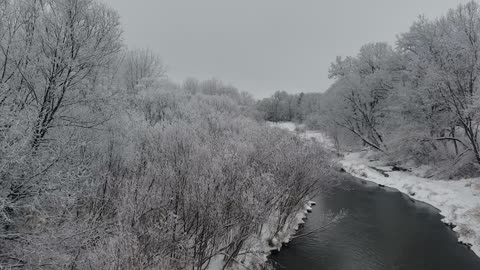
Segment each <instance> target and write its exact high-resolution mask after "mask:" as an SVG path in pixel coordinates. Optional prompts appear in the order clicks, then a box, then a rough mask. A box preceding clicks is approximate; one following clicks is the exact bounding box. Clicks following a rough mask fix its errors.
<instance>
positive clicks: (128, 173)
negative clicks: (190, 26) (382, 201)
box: [0, 0, 329, 269]
mask: <svg viewBox="0 0 480 270" xmlns="http://www.w3.org/2000/svg"><path fill="white" fill-rule="evenodd" d="M0 15H1V16H0V268H2V269H3V268H5V269H187V268H190V269H206V268H207V267H208V266H209V264H210V261H211V259H212V258H213V257H215V256H223V257H224V265H225V268H228V267H230V266H233V265H235V264H238V263H242V262H241V259H242V258H243V259H245V257H241V255H242V254H245V253H255V252H258V251H249V250H248V246H247V243H248V241H249V239H250V238H251V237H255V236H256V235H258V234H259V233H261V232H262V228H263V227H264V226H265V224H266V222H267V221H271V220H274V221H275V222H276V224H274V225H276V226H274V228H276V229H274V230H273V231H272V232H271V237H272V238H273V237H275V236H276V234H277V233H279V232H280V231H281V230H282V227H283V226H284V225H285V223H286V222H287V221H288V220H289V219H290V218H291V217H292V215H295V214H296V213H297V211H298V210H299V209H300V208H301V207H303V205H304V202H305V201H304V200H305V198H306V196H308V195H311V194H313V193H315V192H316V191H318V190H320V189H322V188H323V187H324V186H325V182H324V181H321V180H323V179H324V177H327V176H326V175H327V174H328V173H329V163H328V161H327V159H328V156H327V154H326V153H325V152H324V150H323V149H321V148H319V147H318V146H315V145H309V143H308V142H304V141H302V140H299V139H298V138H296V137H295V136H293V135H291V134H288V133H287V132H285V131H282V130H279V129H273V128H268V127H267V126H266V125H264V124H262V123H261V122H259V121H258V119H259V118H260V117H259V114H258V113H257V111H256V110H255V102H254V100H253V99H252V97H251V96H249V95H248V94H246V93H240V92H239V91H238V90H237V89H235V88H234V87H232V86H227V85H224V84H223V83H221V82H220V81H217V80H208V81H203V82H201V81H198V80H195V79H187V80H186V81H185V82H184V83H183V85H177V84H175V83H172V82H170V81H169V80H168V79H166V77H165V68H164V66H163V64H162V62H161V59H160V58H159V57H158V56H157V55H156V54H154V53H153V52H151V51H149V50H133V51H128V50H125V48H124V46H123V44H122V43H121V32H122V31H121V28H120V26H119V20H118V15H117V13H116V12H115V11H113V10H111V9H109V8H108V7H106V6H105V5H103V4H99V3H97V2H95V1H93V0H5V1H1V3H0ZM320 177H321V178H320ZM270 225H272V224H271V223H270Z"/></svg>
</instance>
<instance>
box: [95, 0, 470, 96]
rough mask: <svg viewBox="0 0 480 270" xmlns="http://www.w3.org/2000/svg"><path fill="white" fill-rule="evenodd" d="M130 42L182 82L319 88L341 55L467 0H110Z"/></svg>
mask: <svg viewBox="0 0 480 270" xmlns="http://www.w3.org/2000/svg"><path fill="white" fill-rule="evenodd" d="M103 1H104V2H106V3H107V4H108V5H110V6H111V7H113V8H114V9H116V10H117V11H118V12H119V13H120V16H121V18H122V24H123V27H124V31H125V42H126V44H127V45H128V46H129V47H130V48H145V47H147V48H150V49H152V50H154V51H155V52H157V53H158V54H160V55H161V56H162V58H163V60H164V62H165V63H166V64H167V65H168V74H169V76H170V77H171V78H172V79H173V80H175V81H182V80H183V79H184V78H185V77H188V76H192V77H196V78H198V79H209V78H213V77H215V78H217V79H220V80H222V81H224V82H226V83H230V84H232V85H234V86H236V87H238V88H239V89H240V90H245V91H248V92H250V93H252V94H254V95H255V96H256V97H265V96H268V95H270V94H272V93H273V92H275V91H276V90H285V91H288V92H292V93H294V92H301V91H304V92H319V91H324V90H326V89H327V88H328V87H329V85H330V84H331V81H330V80H329V79H328V77H327V76H328V67H329V66H330V62H332V61H333V60H334V59H335V57H336V56H337V55H341V56H348V55H355V54H356V53H357V51H358V49H359V48H360V46H362V45H363V44H365V43H368V42H376V41H387V42H390V43H392V44H394V42H395V38H396V35H397V34H399V33H401V32H405V31H407V30H408V28H409V26H410V25H411V23H412V22H413V21H414V20H415V19H416V18H417V17H418V15H420V14H424V15H426V16H427V17H430V18H434V17H437V16H439V15H442V14H444V13H445V12H446V11H447V10H448V9H449V8H452V7H455V6H457V4H459V3H465V2H468V0H361V1H360V0H325V1H323V0H296V1H294V0H235V1H234V0H189V1H186V0H103Z"/></svg>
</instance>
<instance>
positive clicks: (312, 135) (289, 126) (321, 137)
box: [268, 122, 334, 151]
mask: <svg viewBox="0 0 480 270" xmlns="http://www.w3.org/2000/svg"><path fill="white" fill-rule="evenodd" d="M268 125H270V126H272V127H277V128H281V129H285V130H288V131H290V132H292V133H295V134H297V135H298V136H300V137H301V138H304V139H307V140H313V141H316V142H318V143H320V144H322V145H323V146H324V147H325V148H327V149H329V150H332V151H333V150H334V144H333V142H332V140H331V139H330V138H328V136H326V135H325V134H324V133H322V132H318V131H315V130H305V128H304V127H299V126H297V125H296V124H295V123H292V122H278V123H274V122H268Z"/></svg>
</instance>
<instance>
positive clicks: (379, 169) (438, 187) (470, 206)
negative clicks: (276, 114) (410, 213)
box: [271, 123, 480, 256]
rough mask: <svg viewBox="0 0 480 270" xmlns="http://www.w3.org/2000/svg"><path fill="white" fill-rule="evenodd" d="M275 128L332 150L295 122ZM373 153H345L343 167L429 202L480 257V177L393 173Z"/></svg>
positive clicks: (323, 139) (413, 170)
mask: <svg viewBox="0 0 480 270" xmlns="http://www.w3.org/2000/svg"><path fill="white" fill-rule="evenodd" d="M271 125H273V126H276V127H279V128H283V129H286V130H289V131H291V132H296V133H297V134H298V135H299V136H301V137H304V138H307V139H315V140H316V141H318V142H319V143H322V144H324V145H325V146H326V147H327V148H332V145H333V144H332V143H331V142H330V140H329V139H328V138H327V137H326V136H325V135H324V134H322V133H321V132H318V131H304V132H298V131H296V130H297V128H296V125H295V124H294V123H275V124H271ZM371 154H372V153H371V152H366V151H365V152H355V153H344V156H343V157H342V158H339V163H340V165H341V166H342V167H343V168H344V169H345V171H347V172H348V173H350V174H352V175H353V176H355V177H358V178H362V179H365V180H368V181H372V182H375V183H377V184H379V185H384V186H388V187H391V188H395V189H398V190H399V191H401V192H403V193H405V194H408V195H409V196H410V197H412V198H413V199H415V200H418V201H423V202H426V203H428V204H430V205H432V206H434V207H436V208H437V209H439V210H440V212H441V214H442V215H443V216H444V217H445V218H444V219H443V222H445V223H449V224H453V225H455V226H456V227H455V228H454V231H455V232H457V233H458V237H459V241H461V242H463V243H466V244H467V245H471V249H472V250H473V251H474V252H475V253H476V254H477V255H478V256H480V178H474V179H463V180H449V181H445V180H439V179H429V178H423V177H420V175H422V173H421V172H422V171H421V169H420V168H409V169H410V170H411V171H398V170H396V171H393V168H392V167H389V166H386V163H387V162H385V161H382V160H372V158H371V156H370V155H371Z"/></svg>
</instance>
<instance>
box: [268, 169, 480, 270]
mask: <svg viewBox="0 0 480 270" xmlns="http://www.w3.org/2000/svg"><path fill="white" fill-rule="evenodd" d="M346 178H347V180H345V181H344V182H343V183H342V184H341V185H340V187H337V188H334V189H333V190H332V191H331V192H330V193H329V194H328V195H324V196H322V197H321V198H317V203H318V204H317V205H316V206H314V208H313V213H311V214H309V216H308V218H307V220H306V224H305V227H304V228H303V229H302V230H301V231H300V232H299V233H300V234H304V233H307V234H308V233H311V235H308V236H305V237H300V238H296V239H294V240H293V241H292V242H291V243H289V245H288V247H286V248H283V249H282V251H281V252H279V253H278V254H275V255H272V256H271V259H272V260H273V261H274V263H275V264H276V266H275V267H276V269H288V270H296V269H298V270H314V269H315V270H480V258H478V257H477V256H476V255H475V254H474V253H473V252H472V251H470V250H469V249H468V248H467V247H465V246H462V245H460V244H457V238H456V236H455V234H454V233H453V232H452V231H451V230H450V229H449V228H448V227H447V226H445V225H444V224H443V223H442V222H441V219H442V216H441V215H440V214H439V213H438V211H437V209H435V208H433V207H431V206H430V205H427V204H425V203H421V202H418V201H413V200H411V199H410V198H408V196H406V195H404V194H402V193H400V192H398V191H396V190H394V189H389V188H381V187H379V186H378V185H376V184H374V183H370V182H365V181H360V180H358V179H354V178H353V177H352V178H350V177H346ZM342 209H345V210H346V211H347V213H348V214H347V216H346V217H345V218H343V220H342V221H341V222H339V223H337V224H335V225H334V226H330V227H327V228H325V229H323V230H318V228H319V227H321V226H322V223H323V222H324V221H325V217H324V213H326V212H328V211H340V210H342Z"/></svg>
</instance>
